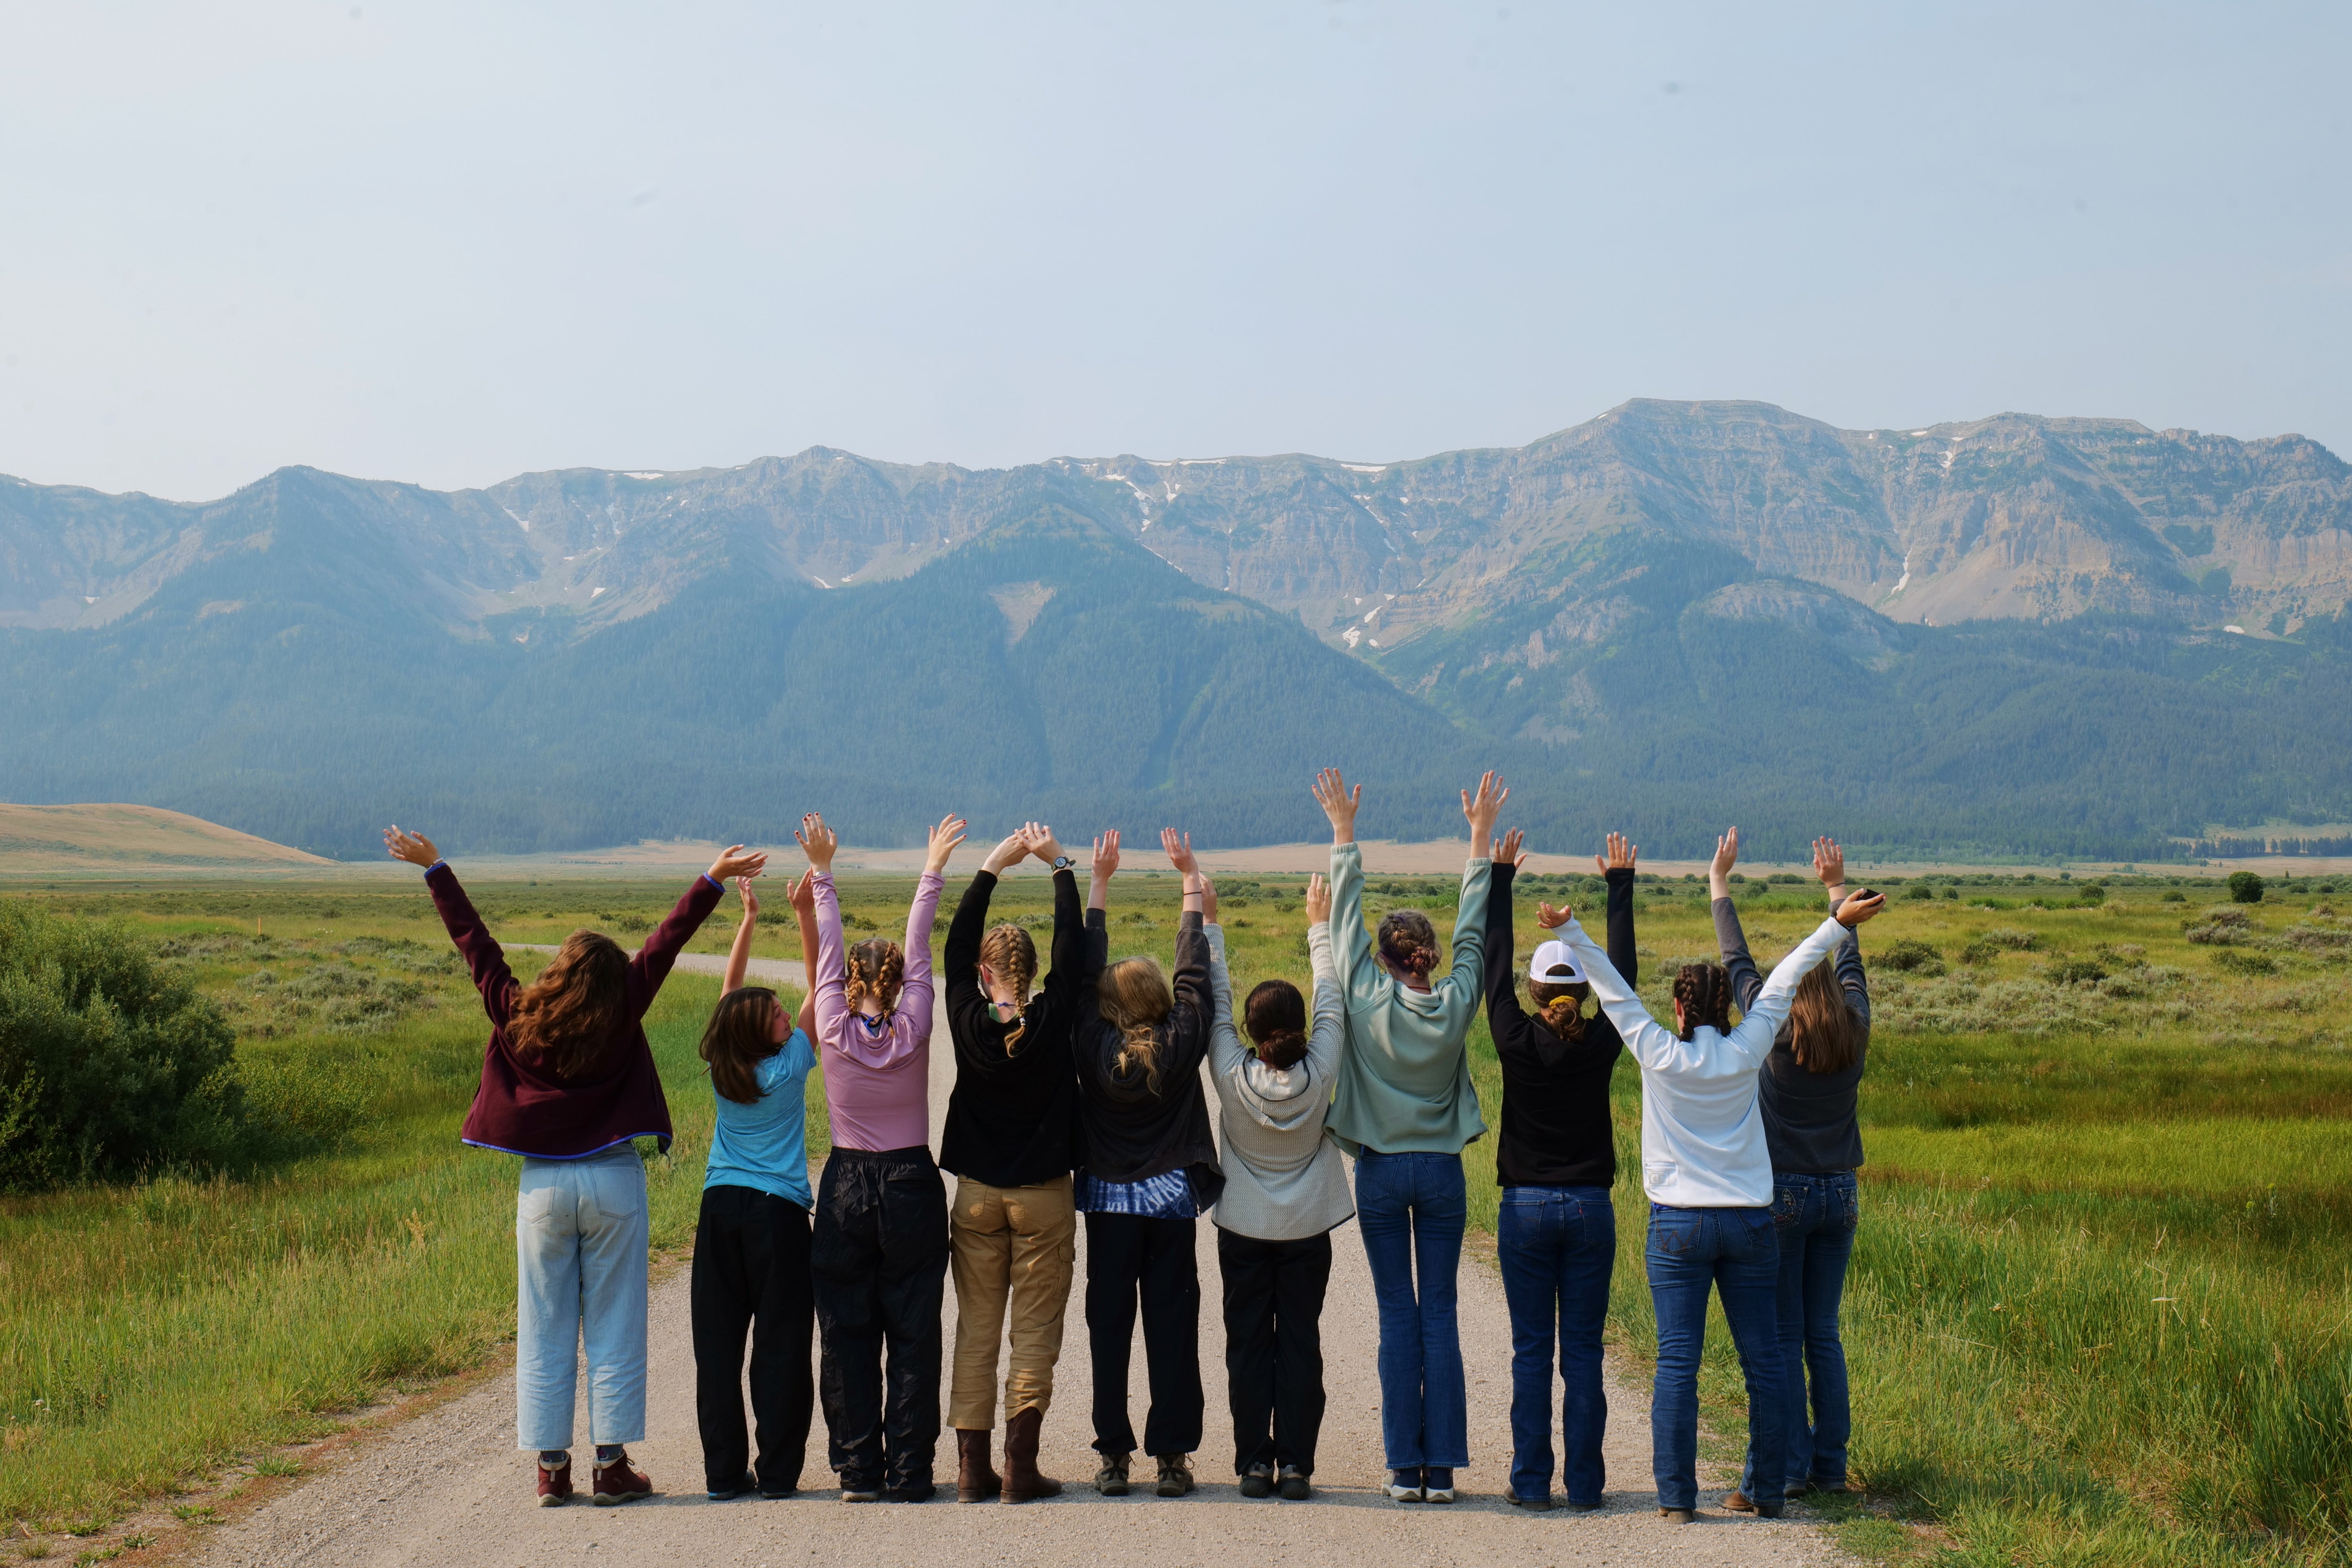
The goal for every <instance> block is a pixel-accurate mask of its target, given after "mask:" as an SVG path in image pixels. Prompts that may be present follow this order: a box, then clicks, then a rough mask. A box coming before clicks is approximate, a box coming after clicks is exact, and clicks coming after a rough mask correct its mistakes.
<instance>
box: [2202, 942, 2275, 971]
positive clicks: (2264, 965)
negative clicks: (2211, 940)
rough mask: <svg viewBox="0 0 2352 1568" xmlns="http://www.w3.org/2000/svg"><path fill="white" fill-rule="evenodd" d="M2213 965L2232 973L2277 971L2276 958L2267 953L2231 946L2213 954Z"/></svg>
mask: <svg viewBox="0 0 2352 1568" xmlns="http://www.w3.org/2000/svg"><path fill="white" fill-rule="evenodd" d="M2213 966H2214V967H2215V968H2217V969H2226V970H2228V971H2229V972H2230V973H2232V974H2276V973H2278V960H2277V959H2275V958H2273V957H2271V956H2270V955H2269V954H2268V953H2262V952H2239V951H2238V950H2237V949H2235V948H2231V947H2225V948H2223V949H2222V950H2221V952H2217V953H2215V954H2214V955H2213Z"/></svg>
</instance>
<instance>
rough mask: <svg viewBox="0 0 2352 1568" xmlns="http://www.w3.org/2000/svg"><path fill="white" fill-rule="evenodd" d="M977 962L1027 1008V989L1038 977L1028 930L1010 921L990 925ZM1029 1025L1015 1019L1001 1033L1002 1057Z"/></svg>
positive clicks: (1035, 955)
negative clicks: (993, 973)
mask: <svg viewBox="0 0 2352 1568" xmlns="http://www.w3.org/2000/svg"><path fill="white" fill-rule="evenodd" d="M980 961H981V962H982V963H985V964H986V965H988V967H989V968H990V969H991V970H992V971H994V972H995V974H996V977H997V979H999V980H1001V981H1003V983H1004V984H1007V985H1010V986H1011V987H1013V994H1014V995H1015V996H1018V997H1020V998H1021V1001H1022V1005H1024V1006H1026V1005H1028V1001H1029V987H1030V986H1031V985H1032V984H1034V982H1035V981H1036V978H1037V944H1036V943H1035V942H1033V941H1031V940H1030V938H1029V933H1028V932H1027V931H1024V930H1022V929H1021V928H1020V927H1019V926H1017V925H1014V924H1013V922H1012V921H1005V922H1004V923H1003V925H999V926H991V927H990V928H989V931H988V934H987V935H986V936H984V937H982V938H981V939H980ZM1027 1027H1028V1024H1027V1022H1026V1021H1025V1020H1024V1019H1021V1018H1015V1019H1014V1020H1013V1026H1012V1027H1011V1028H1009V1029H1007V1030H1005V1031H1004V1053H1005V1055H1007V1056H1011V1055H1012V1054H1013V1047H1015V1046H1017V1045H1019V1044H1020V1043H1021V1036H1022V1033H1023V1031H1024V1030H1025V1029H1026V1028H1027Z"/></svg>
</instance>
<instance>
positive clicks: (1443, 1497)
mask: <svg viewBox="0 0 2352 1568" xmlns="http://www.w3.org/2000/svg"><path fill="white" fill-rule="evenodd" d="M1421 1500H1422V1501H1423V1502H1433V1503H1440V1504H1443V1503H1449V1502H1452V1501H1453V1500H1454V1494H1453V1493H1452V1492H1451V1491H1442V1492H1432V1491H1424V1492H1423V1493H1422V1494H1421Z"/></svg>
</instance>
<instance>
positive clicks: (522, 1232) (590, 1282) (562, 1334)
mask: <svg viewBox="0 0 2352 1568" xmlns="http://www.w3.org/2000/svg"><path fill="white" fill-rule="evenodd" d="M646 1226H647V1215H646V1167H645V1163H644V1162H642V1161H640V1160H639V1159H638V1158H637V1153H636V1151H635V1149H634V1148H632V1147H631V1146H630V1145H628V1144H626V1143H623V1144H621V1145H619V1146H618V1147H616V1148H613V1149H608V1150H606V1151H605V1152H604V1153H601V1154H592V1155H590V1156H588V1158H586V1159H584V1160H528V1159H527V1160H525V1161H524V1162H523V1163H522V1188H521V1191H520V1194H518V1195H517V1197H516V1199H515V1277H516V1278H515V1284H516V1289H515V1427H516V1438H515V1441H516V1446H517V1447H523V1448H540V1449H553V1448H569V1447H572V1404H573V1398H574V1394H575V1392H576V1390H577V1388H578V1363H579V1353H580V1347H581V1342H582V1340H583V1337H584V1338H585V1340H586V1342H587V1352H588V1433H589V1440H590V1441H591V1442H595V1443H634V1442H637V1441H640V1440H641V1439H643V1438H644V1436H645V1435H646Z"/></svg>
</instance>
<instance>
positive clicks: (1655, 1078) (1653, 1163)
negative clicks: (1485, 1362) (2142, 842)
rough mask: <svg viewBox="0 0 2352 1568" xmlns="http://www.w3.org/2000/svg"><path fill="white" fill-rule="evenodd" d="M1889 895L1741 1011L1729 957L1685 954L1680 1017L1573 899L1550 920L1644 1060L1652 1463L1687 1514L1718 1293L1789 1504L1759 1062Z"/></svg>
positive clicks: (1867, 901) (1769, 1492)
mask: <svg viewBox="0 0 2352 1568" xmlns="http://www.w3.org/2000/svg"><path fill="white" fill-rule="evenodd" d="M1884 907H1885V900H1883V899H1881V898H1879V897H1878V896H1877V895H1876V894H1871V895H1868V896H1866V897H1865V896H1863V895H1860V894H1857V895H1855V896H1853V897H1851V898H1849V899H1847V900H1845V901H1844V902H1843V904H1841V905H1839V906H1838V909H1837V911H1836V912H1835V913H1834V914H1832V916H1831V917H1830V918H1829V919H1827V920H1825V921H1822V923H1821V926H1820V928H1819V929H1817V930H1816V931H1813V932H1812V933H1811V935H1809V936H1807V937H1806V938H1805V940H1804V941H1803V942H1800V943H1798V944H1797V948H1796V950H1795V951H1794V952H1790V954H1789V955H1788V956H1787V957H1786V958H1784V959H1782V960H1781V961H1780V963H1779V964H1778V965H1776V966H1775V967H1774V969H1773V971H1772V973H1770V975H1769V976H1768V977H1766V979H1765V981H1764V984H1763V985H1762V986H1761V987H1760V988H1759V990H1758V992H1757V994H1756V1002H1755V1005H1754V1006H1752V1007H1751V1008H1749V1009H1748V1012H1747V1015H1746V1016H1744V1017H1743V1018H1741V1019H1740V1021H1739V1026H1738V1027H1737V1028H1734V1027H1733V1026H1732V1024H1731V981H1730V977H1729V976H1728V975H1727V973H1725V971H1724V969H1723V967H1722V966H1721V965H1720V964H1714V963H1692V964H1685V965H1684V966H1683V968H1682V970H1681V971H1680V972H1679V973H1677V974H1675V988H1674V999H1675V1026H1674V1027H1673V1028H1672V1029H1668V1028H1666V1027H1664V1026H1662V1025H1661V1024H1659V1023H1658V1022H1657V1021H1656V1020H1655V1019H1654V1018H1652V1017H1651V1016H1650V1015H1649V1012H1648V1010H1647V1009H1646V1008H1644V1007H1643V1005H1642V1002H1641V998H1640V997H1638V996H1636V995H1635V994H1633V987H1632V986H1631V985H1629V984H1626V983H1625V979H1624V977H1623V976H1622V975H1621V974H1620V973H1618V972H1617V967H1616V965H1614V964H1613V963H1610V961H1609V955H1608V954H1607V953H1605V952H1601V950H1600V949H1599V948H1598V947H1596V946H1594V945H1593V942H1592V939H1591V937H1590V936H1588V935H1586V934H1585V931H1584V929H1583V927H1581V926H1580V925H1579V924H1578V923H1577V922H1576V919H1575V917H1574V916H1573V915H1572V914H1571V913H1570V911H1569V910H1565V909H1559V910H1555V909H1554V908H1552V907H1551V905H1550V904H1549V903H1547V904H1544V905H1543V906H1542V907H1541V909H1540V910H1538V912H1537V916H1536V919H1537V921H1538V922H1539V923H1540V924H1542V925H1543V926H1544V927H1545V928H1546V929H1548V930H1554V931H1558V932H1559V940H1560V941H1562V942H1566V943H1567V944H1568V948H1569V951H1570V952H1571V953H1572V954H1573V955H1574V956H1575V959H1576V961H1577V963H1578V964H1579V965H1580V967H1581V968H1582V969H1583V970H1584V972H1585V974H1586V976H1587V977H1588V979H1589V980H1590V981H1591V985H1592V994H1593V995H1595V996H1596V997H1598V998H1599V999H1600V1001H1601V1008H1602V1010H1603V1011H1605V1012H1606V1013H1607V1014H1608V1015H1609V1020H1610V1022H1611V1023H1612V1024H1614V1025H1616V1026H1617V1032H1618V1033H1619V1034H1620V1035H1621V1036H1622V1037H1624V1041H1625V1048H1626V1049H1627V1050H1628V1051H1630V1052H1631V1053H1632V1054H1633V1059H1634V1060H1635V1061H1636V1062H1638V1063H1639V1064H1640V1065H1641V1068H1642V1185H1643V1189H1644V1190H1645V1191H1646V1192H1647V1193H1648V1194H1649V1198H1650V1232H1649V1245H1648V1248H1647V1251H1646V1256H1645V1262H1646V1265H1647V1268H1648V1273H1649V1277H1650V1299H1651V1301H1652V1304H1653V1305H1654V1308H1655V1310H1656V1315H1657V1321H1658V1364H1657V1374H1656V1379H1655V1382H1654V1384H1653V1387H1652V1394H1651V1401H1650V1443H1651V1468H1652V1470H1653V1472H1654V1476H1655V1478H1656V1480H1657V1486H1658V1512H1659V1514H1660V1516H1661V1517H1663V1518H1664V1519H1667V1520H1670V1521H1674V1522H1675V1523H1680V1524H1687V1523H1689V1522H1690V1521H1692V1520H1693V1519H1695V1518H1696V1513H1697V1508H1698V1476H1697V1459H1698V1363H1699V1356H1700V1352H1702V1351H1703V1350H1705V1348H1706V1303H1707V1297H1708V1295H1709V1293H1710V1292H1711V1291H1712V1292H1716V1293H1718V1294H1720V1296H1721V1297H1722V1300H1723V1315H1724V1317H1725V1319H1726V1320H1727V1321H1728V1322H1729V1324H1730V1326H1731V1338H1732V1342H1733V1344H1734V1345H1736V1346H1737V1347H1738V1352H1739V1367H1740V1372H1741V1373H1742V1374H1743V1376H1744V1377H1745V1378H1746V1380H1747V1384H1748V1443H1749V1446H1750V1452H1751V1453H1752V1454H1753V1455H1754V1457H1755V1458H1754V1465H1755V1474H1754V1477H1753V1485H1754V1488H1755V1489H1754V1491H1752V1492H1751V1493H1749V1494H1748V1500H1750V1501H1752V1502H1753V1503H1754V1504H1755V1508H1756V1511H1757V1512H1758V1513H1759V1514H1762V1515H1764V1516H1766V1517H1767V1518H1772V1519H1777V1518H1779V1517H1780V1514H1781V1512H1782V1510H1783V1508H1784V1506H1785V1501H1786V1497H1787V1491H1786V1487H1785V1484H1784V1481H1785V1468H1784V1467H1785V1464H1786V1458H1787V1450H1788V1411H1787V1406H1786V1397H1785V1387H1784V1379H1783V1377H1782V1374H1781V1364H1780V1334H1779V1323H1778V1302H1777V1298H1778V1294H1779V1281H1780V1246H1779V1243H1778V1242H1777V1241H1776V1240H1775V1238H1774V1236H1773V1228H1772V1211H1771V1206H1770V1205H1771V1202H1772V1162H1771V1156H1770V1154H1769V1152H1768V1150H1767V1148H1766V1145H1765V1142H1764V1119H1763V1116H1762V1115H1761V1113H1760V1112H1759V1110H1758V1109H1757V1103H1756V1075H1757V1070H1758V1069H1759V1068H1760V1067H1762V1065H1763V1062H1764V1058H1765V1056H1766V1054H1767V1053H1769V1051H1770V1050H1771V1048H1772V1037H1773V1036H1774V1035H1775V1034H1777V1033H1778V1032H1779V1030H1780V1021H1781V1020H1782V1019H1783V1018H1785V1017H1787V1016H1788V1015H1789V1004H1790V997H1791V996H1793V995H1794V994H1795V993H1796V989H1797V983H1798V982H1799V981H1801V980H1802V979H1803V978H1804V977H1805V975H1806V974H1808V973H1811V970H1812V969H1813V967H1814V966H1815V965H1817V964H1818V963H1821V962H1822V959H1824V958H1826V957H1828V956H1829V953H1830V950H1831V948H1832V947H1833V946H1835V945H1836V944H1837V942H1839V941H1841V940H1842V939H1843V936H1844V933H1845V932H1846V931H1847V930H1849V929H1850V928H1852V927H1853V926H1858V925H1860V924H1861V923H1862V922H1863V921H1866V920H1868V919H1870V918H1871V917H1872V916H1873V915H1875V914H1876V913H1877V912H1878V911H1879V910H1881V909H1882V908H1884Z"/></svg>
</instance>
